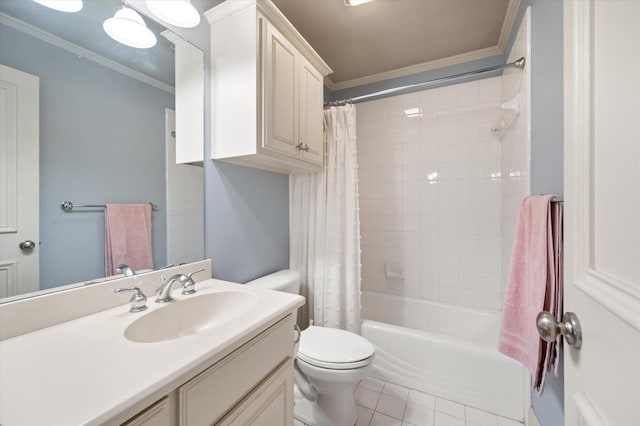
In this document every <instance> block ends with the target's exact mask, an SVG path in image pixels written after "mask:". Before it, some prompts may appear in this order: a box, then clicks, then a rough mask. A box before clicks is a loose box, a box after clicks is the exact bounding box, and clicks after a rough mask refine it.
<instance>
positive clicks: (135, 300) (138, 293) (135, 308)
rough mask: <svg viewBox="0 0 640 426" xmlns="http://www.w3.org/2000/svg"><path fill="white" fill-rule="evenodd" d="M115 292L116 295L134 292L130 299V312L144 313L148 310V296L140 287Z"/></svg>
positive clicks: (117, 289) (118, 289)
mask: <svg viewBox="0 0 640 426" xmlns="http://www.w3.org/2000/svg"><path fill="white" fill-rule="evenodd" d="M113 292H114V293H115V294H120V293H129V292H133V296H131V299H129V303H131V309H129V312H142V311H144V310H145V309H147V296H145V295H144V293H143V292H142V290H140V288H139V287H132V288H116V289H114V290H113Z"/></svg>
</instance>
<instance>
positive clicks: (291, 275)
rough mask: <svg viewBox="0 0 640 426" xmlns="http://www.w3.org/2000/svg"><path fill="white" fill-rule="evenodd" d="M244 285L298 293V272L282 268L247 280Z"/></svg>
mask: <svg viewBox="0 0 640 426" xmlns="http://www.w3.org/2000/svg"><path fill="white" fill-rule="evenodd" d="M245 285H251V286H256V287H262V288H268V289H270V290H277V291H284V292H287V293H293V294H300V272H298V271H295V270H293V269H284V270H282V271H278V272H274V273H273V274H269V275H265V276H263V277H260V278H257V279H255V280H253V281H249V282H248V283H245Z"/></svg>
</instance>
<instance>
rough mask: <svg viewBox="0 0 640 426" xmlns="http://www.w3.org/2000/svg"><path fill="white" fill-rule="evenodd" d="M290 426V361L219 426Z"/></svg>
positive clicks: (291, 387)
mask: <svg viewBox="0 0 640 426" xmlns="http://www.w3.org/2000/svg"><path fill="white" fill-rule="evenodd" d="M292 424H293V359H292V358H289V359H288V360H287V361H285V362H283V363H282V364H281V365H280V367H278V369H277V370H276V371H274V372H273V373H271V375H270V376H269V377H268V378H266V379H265V380H264V381H263V382H262V383H261V384H260V385H259V386H258V387H256V388H255V389H254V390H253V391H252V392H251V393H250V394H249V395H248V396H247V397H246V398H244V399H243V400H242V401H241V402H240V404H238V405H237V406H236V407H235V408H234V409H233V410H232V411H231V412H229V414H227V415H226V416H225V417H224V418H223V419H222V420H221V421H220V422H219V423H217V425H219V426H244V425H252V426H286V425H292Z"/></svg>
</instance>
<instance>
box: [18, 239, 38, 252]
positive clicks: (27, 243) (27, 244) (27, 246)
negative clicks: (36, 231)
mask: <svg viewBox="0 0 640 426" xmlns="http://www.w3.org/2000/svg"><path fill="white" fill-rule="evenodd" d="M18 247H20V250H33V249H34V248H36V243H34V242H33V241H31V240H24V241H23V242H21V243H20V245H19V246H18Z"/></svg>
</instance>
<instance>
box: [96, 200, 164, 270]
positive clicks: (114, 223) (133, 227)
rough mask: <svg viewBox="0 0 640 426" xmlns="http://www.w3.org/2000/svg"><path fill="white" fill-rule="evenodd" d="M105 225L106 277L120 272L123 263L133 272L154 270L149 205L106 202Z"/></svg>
mask: <svg viewBox="0 0 640 426" xmlns="http://www.w3.org/2000/svg"><path fill="white" fill-rule="evenodd" d="M104 225H105V226H104V227H105V236H104V244H105V249H104V255H105V256H104V257H105V259H104V264H105V275H106V276H110V275H115V274H117V273H118V272H117V271H116V270H115V266H116V265H118V264H121V263H124V264H126V265H129V266H130V267H131V268H132V269H133V270H134V271H136V270H139V269H153V251H152V248H151V205H150V204H107V206H106V208H105V215H104Z"/></svg>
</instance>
